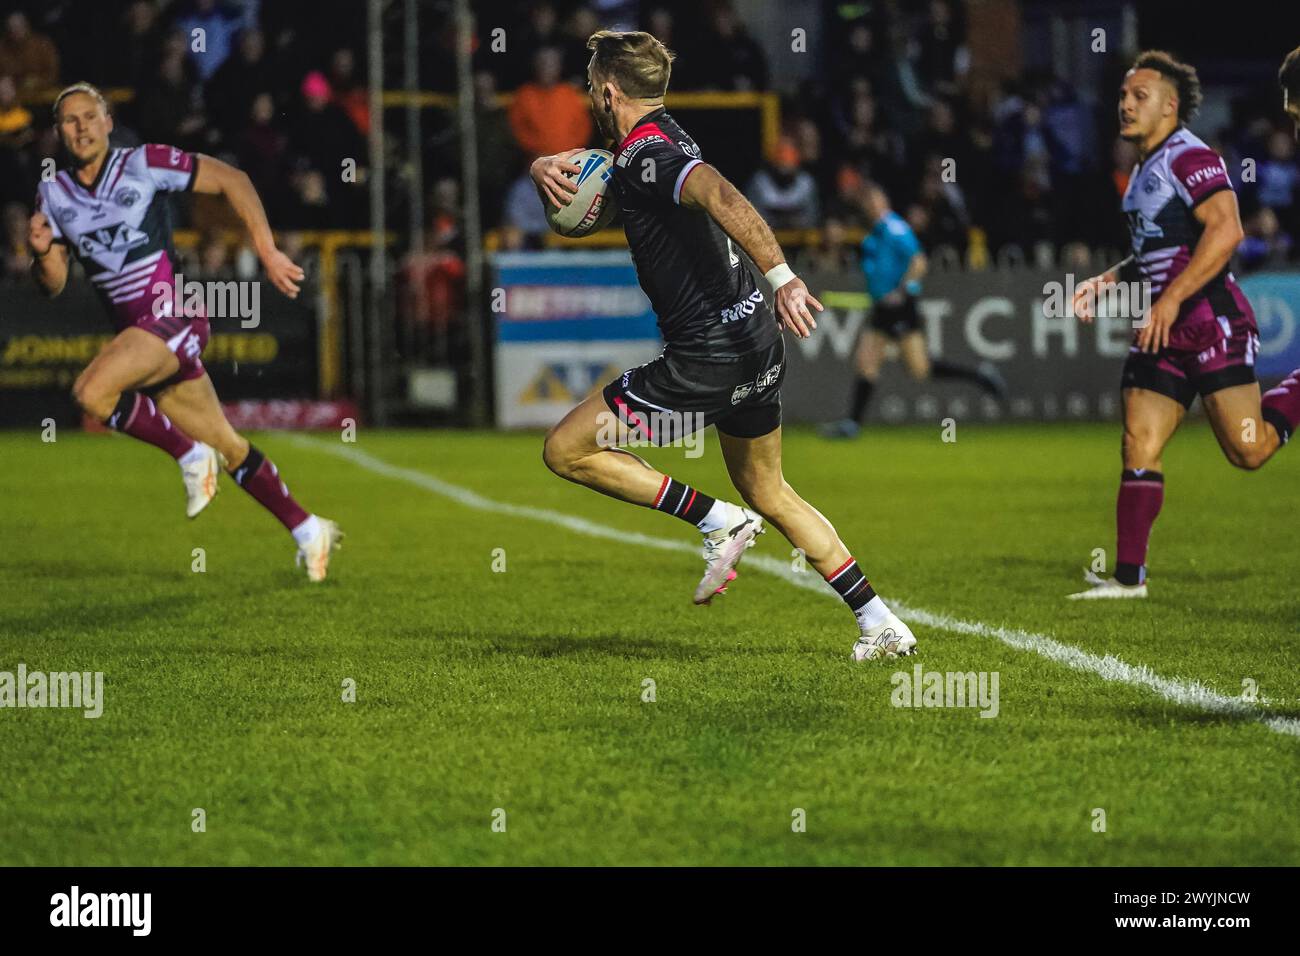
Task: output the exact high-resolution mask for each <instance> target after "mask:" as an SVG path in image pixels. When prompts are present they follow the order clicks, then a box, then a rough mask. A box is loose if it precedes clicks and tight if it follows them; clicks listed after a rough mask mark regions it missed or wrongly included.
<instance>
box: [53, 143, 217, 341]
mask: <svg viewBox="0 0 1300 956" xmlns="http://www.w3.org/2000/svg"><path fill="white" fill-rule="evenodd" d="M197 173H198V159H197V157H196V156H195V155H194V154H193V153H187V152H185V151H184V150H180V149H176V148H175V147H173V146H159V145H152V144H151V145H147V146H135V147H131V148H129V149H122V148H118V149H110V150H109V153H108V157H107V158H106V159H105V160H104V165H103V166H102V167H101V168H100V171H99V175H98V176H97V177H96V178H95V182H94V184H93V185H91V186H90V187H86V186H83V185H81V183H79V182H77V180H76V179H75V177H73V175H72V173H71V172H69V171H68V170H60V171H59V172H58V174H57V175H56V176H55V177H54V179H53V180H52V181H50V182H42V183H41V184H40V187H39V189H38V192H37V197H36V208H37V209H39V210H40V211H41V212H43V213H45V216H46V218H47V219H48V220H49V221H50V228H51V229H53V230H54V238H55V240H56V241H58V242H62V243H64V244H65V245H67V247H68V248H69V249H70V250H71V252H72V254H73V255H74V256H76V258H77V261H78V262H80V263H81V265H82V267H83V268H84V269H85V270H86V275H87V277H89V279H90V281H91V283H93V284H94V286H95V291H96V292H98V293H99V297H100V300H101V301H102V302H103V303H104V305H105V307H106V308H107V309H108V311H109V313H110V314H111V316H112V318H113V324H114V325H115V326H116V327H117V328H118V329H119V330H121V329H125V328H128V327H130V326H132V325H138V324H142V323H146V322H147V323H150V324H156V323H158V322H159V321H162V322H167V321H175V323H176V325H177V331H179V330H180V328H181V327H182V326H183V325H184V324H185V321H186V320H184V319H181V318H179V317H172V316H170V315H162V316H155V315H154V314H153V310H152V307H153V303H154V302H155V301H162V302H163V304H164V305H165V304H167V303H169V302H170V299H162V300H160V297H159V296H158V295H156V294H155V293H154V292H153V291H152V290H153V288H154V286H155V285H156V284H157V283H159V282H163V283H166V284H167V285H169V286H170V285H171V284H172V283H173V279H174V274H175V272H174V268H173V256H174V251H173V249H172V223H171V208H170V201H169V197H168V196H167V193H172V192H184V191H186V190H189V189H191V188H193V186H194V177H195V176H196V175H197ZM160 331H161V330H160Z"/></svg>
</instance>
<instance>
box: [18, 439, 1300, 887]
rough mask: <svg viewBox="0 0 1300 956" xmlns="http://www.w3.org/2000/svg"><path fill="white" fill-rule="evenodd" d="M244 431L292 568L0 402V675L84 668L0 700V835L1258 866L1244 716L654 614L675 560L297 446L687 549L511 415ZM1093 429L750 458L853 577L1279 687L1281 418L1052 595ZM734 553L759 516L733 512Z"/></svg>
mask: <svg viewBox="0 0 1300 956" xmlns="http://www.w3.org/2000/svg"><path fill="white" fill-rule="evenodd" d="M257 440H258V442H259V445H260V446H261V447H262V448H263V450H264V451H265V452H266V453H267V454H268V455H269V456H271V457H273V458H274V460H275V461H276V462H277V464H278V465H279V466H280V470H281V474H282V475H283V476H284V477H285V478H286V479H287V480H288V482H289V485H290V487H291V489H292V490H293V491H294V492H295V493H296V494H297V496H298V497H299V499H300V500H301V501H302V502H303V503H304V505H305V506H307V507H308V508H310V509H313V510H315V511H318V512H319V513H321V514H324V515H327V516H329V517H332V518H335V519H336V520H338V521H339V523H340V524H341V526H342V527H343V528H344V530H345V531H346V532H347V533H348V538H347V541H346V543H345V547H344V550H343V551H342V552H341V553H340V554H339V555H338V556H337V558H336V561H335V564H334V568H333V571H332V575H331V578H330V580H329V581H327V582H326V583H325V584H324V585H322V586H311V585H309V584H308V582H307V581H306V579H305V576H301V575H300V573H299V572H298V571H297V570H296V569H295V568H294V567H293V564H292V557H293V545H292V542H291V540H290V539H289V537H288V536H287V535H286V534H285V533H284V532H283V531H282V530H281V529H280V528H279V526H278V525H276V524H275V523H274V521H273V519H271V518H270V517H269V516H268V515H266V514H265V513H264V512H262V511H261V509H259V508H258V507H257V506H256V505H255V504H254V503H253V502H252V501H251V499H248V498H247V496H245V495H244V494H243V493H242V492H241V491H239V489H238V488H236V487H235V486H234V484H233V483H231V482H229V481H228V480H226V479H223V491H222V493H221V495H220V496H219V497H218V498H217V500H216V501H215V502H214V504H213V505H212V507H211V508H210V509H209V510H208V511H207V512H206V513H205V514H203V515H202V516H201V517H200V518H199V519H198V520H197V521H195V522H193V523H190V522H187V521H186V520H185V517H184V509H183V501H182V499H183V493H182V490H181V486H180V480H179V477H178V475H177V473H176V469H175V466H174V465H172V464H171V463H170V462H168V461H167V460H166V458H165V457H164V456H162V455H161V454H160V453H158V452H157V451H155V450H153V449H149V448H147V447H144V446H142V445H140V444H138V443H135V442H132V441H130V440H127V439H124V438H120V437H117V436H89V435H81V434H75V433H72V434H65V435H61V436H60V437H59V439H58V441H57V442H54V443H49V444H46V443H42V442H41V440H40V436H39V434H38V433H36V432H33V433H31V434H17V433H7V434H4V435H0V462H3V465H2V466H0V594H3V596H4V597H3V602H0V670H6V671H14V670H16V668H17V665H18V664H19V663H20V662H22V663H25V664H26V666H27V667H28V668H29V669H30V670H45V671H61V670H82V671H85V670H89V671H102V672H104V675H105V703H104V713H103V716H102V717H100V718H99V719H97V720H92V719H86V718H85V717H83V716H82V714H81V713H80V712H76V711H70V710H51V709H46V710H32V709H24V710H18V709H7V708H6V709H3V710H0V754H3V766H4V773H3V777H4V784H3V786H0V863H3V864H42V865H59V864H74V863H75V864H108V865H117V864H135V865H152V864H182V865H184V864H212V865H228V864H232V865H248V864H253V865H260V864H397V865H424V864H521V865H533V864H562V865H567V864H648V865H660V864H756V865H766V864H867V865H871V864H1081V865H1130V864H1138V865H1142V864H1153V865H1154V864H1173V865H1179V864H1219V865H1240V864H1295V863H1297V862H1300V787H1297V786H1296V778H1297V770H1298V769H1300V737H1297V736H1294V735H1290V734H1286V733H1279V732H1277V731H1275V730H1273V729H1270V727H1268V726H1266V725H1265V724H1264V723H1261V722H1260V721H1259V720H1256V719H1253V718H1252V716H1251V715H1250V714H1249V713H1247V714H1244V715H1243V714H1233V713H1216V712H1212V711H1207V710H1206V709H1203V708H1198V707H1196V706H1187V705H1185V704H1180V703H1176V702H1174V701H1173V700H1171V699H1169V698H1168V697H1167V696H1162V695H1161V694H1160V693H1159V692H1157V691H1155V690H1152V689H1149V688H1146V687H1137V686H1132V685H1130V684H1126V683H1122V682H1115V681H1109V680H1106V679H1104V678H1103V677H1102V676H1099V675H1098V674H1096V673H1091V672H1088V671H1081V670H1075V669H1071V668H1069V667H1066V666H1064V665H1063V664H1062V663H1060V662H1058V661H1055V660H1051V659H1048V658H1047V657H1045V656H1043V655H1040V654H1038V653H1035V652H1033V651H1032V650H1024V649H1016V648H1013V647H1011V646H1008V645H1007V644H1005V643H1002V642H1001V641H999V640H997V639H996V638H994V637H992V636H988V635H981V634H971V633H965V634H963V633H956V632H953V631H946V630H942V629H939V628H936V627H934V626H928V627H923V626H918V627H917V628H916V630H917V636H918V639H919V640H920V651H921V653H920V656H918V657H917V658H913V659H912V660H909V661H906V662H902V663H901V664H900V662H893V661H883V662H876V663H868V664H863V665H854V664H853V663H852V662H851V661H850V660H849V650H850V647H851V645H852V641H853V638H854V636H855V628H854V626H853V620H852V618H851V616H850V615H849V614H848V613H847V611H846V610H845V609H844V608H843V607H842V606H839V605H838V604H837V602H836V601H834V600H829V599H827V598H826V597H825V596H824V595H821V594H817V593H813V592H812V591H810V590H808V589H805V588H799V587H794V586H792V585H791V583H790V582H789V581H786V580H782V579H781V578H780V577H777V576H774V575H772V574H770V573H766V572H764V571H763V570H762V569H760V568H757V567H749V568H746V567H745V566H743V565H742V569H741V576H740V578H739V580H738V581H737V582H736V583H735V584H734V585H733V586H732V589H731V593H730V594H729V595H727V596H726V597H725V598H722V599H719V600H718V601H716V602H715V606H713V607H710V608H696V607H694V606H692V604H691V602H690V595H691V592H692V589H693V587H694V585H695V583H696V581H697V579H698V575H699V573H700V568H701V564H700V562H699V561H698V559H697V558H695V557H693V556H692V555H691V554H689V553H684V552H682V551H678V550H668V549H660V548H656V547H653V546H647V544H646V543H645V542H639V543H620V542H616V541H611V540H608V539H607V538H601V537H592V536H589V535H586V534H582V533H580V532H579V531H577V530H575V529H572V528H565V527H561V526H558V525H556V524H553V523H547V522H545V521H540V520H536V519H535V518H532V517H524V516H519V515H511V514H505V513H500V512H494V511H485V510H476V509H474V508H472V507H468V506H467V505H466V504H465V503H464V502H459V501H455V500H452V499H449V498H447V497H446V496H443V495H439V494H436V493H432V492H431V490H430V489H429V488H427V487H421V486H419V485H417V484H415V483H412V482H411V481H408V480H402V479H399V478H397V477H393V476H391V475H390V476H385V475H382V474H376V473H374V472H372V471H370V470H367V469H365V468H363V467H361V466H360V465H359V464H357V463H356V462H355V461H351V460H347V459H345V458H342V457H339V455H337V454H333V453H331V451H330V450H331V449H336V450H338V449H347V450H356V451H359V452H362V453H364V454H365V455H368V456H372V457H373V459H376V460H379V461H382V462H385V463H388V464H389V465H392V466H395V467H398V468H402V469H410V470H412V471H414V472H419V473H423V474H427V475H429V476H432V477H434V478H437V479H440V480H441V481H444V482H448V483H451V484H453V485H455V486H458V487H460V488H464V489H469V490H471V491H473V492H475V493H477V494H478V495H481V496H483V497H484V498H486V499H489V500H491V501H494V502H500V503H506V504H514V505H524V506H528V507H531V508H537V509H545V510H546V511H549V512H559V513H564V514H568V515H572V516H574V517H577V518H582V519H584V520H586V521H588V522H592V523H595V524H599V525H603V526H608V527H611V528H615V529H619V530H622V531H626V532H635V533H639V534H641V535H647V536H650V537H653V538H655V539H662V540H675V541H679V542H687V543H691V542H692V541H693V540H694V539H693V537H692V536H693V534H694V532H693V531H692V530H691V529H690V528H688V527H686V526H685V525H684V524H682V523H681V522H678V521H675V520H673V519H671V518H668V517H665V516H663V515H659V514H655V513H653V512H651V511H648V510H646V509H638V508H634V507H631V506H627V505H622V504H619V503H617V502H614V501H612V500H610V499H606V498H603V497H600V496H598V495H596V494H593V493H591V492H589V491H586V490H585V489H581V488H578V487H577V486H574V485H570V484H567V483H565V482H563V481H561V480H559V479H557V478H555V477H553V476H551V475H550V474H549V473H548V472H547V471H546V470H545V468H544V466H543V465H542V462H541V455H540V450H541V449H540V436H539V435H537V434H506V435H503V434H496V433H487V432H483V433H458V432H414V431H411V432H370V431H366V430H364V429H363V430H362V431H361V433H360V435H359V438H358V441H357V443H356V444H355V445H349V446H343V445H342V443H341V442H339V441H338V439H337V438H336V437H333V436H328V435H326V436H323V437H322V436H319V435H318V436H315V437H313V438H311V439H309V440H306V441H304V440H301V439H298V438H296V437H294V436H289V435H285V434H266V435H262V436H259V437H258V438H257ZM1118 441H1119V435H1118V427H1117V426H1113V425H1112V426H1093V425H1064V424H1063V425H1059V426H1051V427H1048V426H1007V427H987V428H978V427H975V426H971V427H968V428H964V429H962V430H961V431H960V432H959V434H958V440H957V441H956V442H955V443H944V442H942V441H941V440H940V435H939V430H938V428H937V427H936V428H933V429H932V428H924V429H911V428H906V429H876V430H872V431H869V432H868V433H866V434H865V435H864V437H863V438H862V439H860V440H859V441H857V442H854V443H845V444H828V443H824V442H822V441H820V440H819V439H818V438H816V437H815V436H814V435H813V434H812V433H810V432H808V431H804V430H799V429H792V430H791V431H790V432H789V433H788V434H787V437H786V476H787V478H788V479H789V480H790V482H791V483H792V484H793V485H794V486H795V487H796V488H797V489H798V490H799V491H800V492H801V493H802V494H803V495H804V497H806V498H807V499H809V500H810V501H811V502H813V503H814V504H815V505H816V506H817V507H819V508H820V509H821V510H822V511H823V512H824V513H825V514H826V515H827V516H828V517H829V518H830V519H831V520H832V521H833V522H834V523H835V524H836V526H837V528H838V530H839V532H840V534H841V536H842V537H843V538H844V540H845V541H846V542H847V543H848V545H849V547H850V548H851V549H852V550H853V552H854V554H855V555H856V556H857V557H858V558H859V560H860V561H861V563H862V565H863V567H864V568H865V569H866V570H867V572H868V574H869V576H870V578H871V579H872V582H873V583H874V584H875V586H876V588H877V590H878V591H879V592H880V593H881V594H882V595H883V596H884V597H885V599H886V600H887V601H891V600H892V601H899V602H903V603H905V604H906V605H908V606H910V607H913V608H920V609H924V610H926V611H930V612H933V613H935V614H940V613H942V614H947V615H951V616H953V617H955V618H960V619H962V620H965V621H971V622H981V623H983V624H986V625H990V626H1004V627H1010V628H1015V629H1020V630H1024V631H1029V632H1034V633H1037V634H1040V635H1045V636H1047V637H1051V638H1053V639H1055V640H1057V641H1060V642H1062V643H1063V644H1066V645H1070V646H1071V647H1075V648H1079V649H1081V650H1083V651H1086V652H1088V653H1090V654H1094V655H1099V656H1101V655H1107V654H1110V655H1114V656H1115V657H1116V658H1118V659H1119V660H1121V661H1123V662H1126V663H1127V664H1131V665H1135V666H1137V665H1145V666H1146V667H1149V668H1150V669H1151V671H1152V672H1154V674H1156V675H1159V676H1160V677H1164V678H1170V679H1177V680H1179V681H1182V682H1193V681H1195V682H1198V683H1200V684H1201V685H1204V686H1205V687H1206V688H1209V689H1211V690H1213V691H1216V692H1217V693H1219V694H1221V695H1226V696H1229V697H1233V696H1239V695H1240V694H1241V693H1242V688H1243V681H1253V682H1254V686H1256V687H1257V688H1258V695H1259V696H1260V698H1263V699H1266V700H1265V702H1264V703H1260V704H1258V705H1255V706H1258V707H1261V708H1263V709H1265V710H1267V711H1268V712H1269V713H1271V714H1274V715H1279V716H1282V717H1285V718H1290V719H1295V718H1296V717H1297V716H1300V700H1297V698H1300V676H1298V675H1300V649H1298V643H1300V631H1298V628H1297V621H1298V619H1300V596H1297V591H1296V584H1295V582H1296V577H1297V572H1298V571H1300V553H1298V550H1297V539H1296V533H1295V528H1296V517H1297V512H1296V508H1297V503H1298V502H1300V494H1297V492H1298V491H1300V461H1297V460H1296V456H1297V455H1300V449H1294V450H1293V449H1287V450H1284V451H1283V452H1282V453H1281V454H1280V456H1279V458H1278V459H1277V460H1276V461H1274V462H1273V463H1271V464H1269V465H1268V466H1267V467H1266V468H1265V469H1264V470H1262V471H1261V472H1259V473H1256V474H1245V473H1242V472H1238V471H1235V470H1233V469H1232V468H1230V467H1229V466H1228V465H1227V464H1226V463H1225V462H1224V461H1223V459H1222V457H1221V455H1220V453H1219V451H1218V449H1217V447H1216V446H1215V444H1214V440H1213V438H1212V436H1211V435H1210V434H1209V432H1208V430H1207V429H1206V428H1205V426H1204V425H1203V424H1200V423H1189V425H1188V426H1187V427H1186V428H1185V430H1184V432H1183V433H1181V434H1180V435H1178V436H1177V437H1176V438H1175V440H1174V442H1173V444H1172V446H1171V448H1170V450H1169V451H1168V452H1167V455H1166V458H1165V473H1166V475H1167V493H1166V503H1165V510H1164V513H1163V514H1162V516H1161V518H1160V521H1159V522H1158V523H1157V525H1156V529H1155V532H1154V537H1153V550H1152V562H1153V570H1152V577H1151V587H1152V593H1153V598H1152V599H1151V600H1149V601H1147V602H1116V603H1110V602H1103V603H1101V604H1100V605H1098V604H1095V603H1084V604H1078V603H1072V602H1066V601H1064V600H1063V595H1064V594H1066V593H1067V592H1069V591H1072V590H1076V589H1077V588H1078V587H1079V586H1081V569H1082V567H1083V566H1084V565H1085V564H1086V563H1088V562H1089V561H1090V559H1091V555H1092V550H1093V549H1094V548H1105V549H1107V552H1108V555H1110V551H1111V549H1112V548H1113V510H1114V494H1115V488H1116V480H1117V478H1118V471H1119V461H1118ZM647 457H649V458H651V460H653V461H654V462H655V464H656V465H658V466H659V467H661V468H664V469H665V470H667V471H669V472H670V473H672V474H674V475H675V476H677V477H679V478H681V479H683V480H685V481H688V482H690V483H692V484H697V485H698V486H700V487H702V488H703V489H705V490H706V491H710V492H712V493H715V494H724V495H725V494H727V493H728V491H727V489H729V485H727V484H726V479H725V472H724V468H723V465H722V461H721V456H720V454H719V452H718V448H717V444H716V440H715V438H714V437H713V435H712V433H710V434H709V438H708V443H707V445H706V446H705V450H704V454H703V455H702V457H700V458H698V459H685V458H683V456H682V452H681V450H680V449H678V450H673V449H666V450H658V451H653V452H651V453H650V454H649V455H648V456H647ZM195 548H203V549H204V551H205V555H206V571H205V572H203V573H196V572H194V571H193V570H192V569H191V568H192V562H193V560H194V559H193V557H192V552H193V549H195ZM498 548H500V549H504V559H505V570H504V571H503V572H502V571H495V570H494V569H493V563H494V552H495V549H498ZM751 554H754V555H757V554H765V555H768V556H770V557H771V558H772V559H780V560H783V561H788V560H789V559H790V548H789V546H788V545H787V544H786V543H785V542H784V540H782V539H780V538H779V536H778V535H777V534H776V533H775V532H774V531H773V532H769V533H768V534H767V535H765V536H764V537H763V538H762V539H761V541H760V544H759V547H758V548H757V549H756V550H755V551H754V552H751ZM1110 557H1111V560H1113V555H1110ZM497 566H498V567H500V563H499V561H498V565H497ZM914 663H920V664H921V665H922V666H923V667H924V668H925V670H927V671H940V672H947V671H960V672H966V671H974V672H981V671H983V672H997V673H998V674H999V677H1000V690H999V694H1000V704H999V713H998V715H997V717H996V718H992V719H982V718H980V717H979V715H978V713H977V712H976V711H975V710H973V709H958V708H947V709H936V708H930V709H902V708H896V707H894V706H892V705H891V691H892V689H893V684H892V680H891V675H892V674H893V673H894V672H896V671H899V670H906V671H909V672H910V671H911V669H912V667H913V665H914ZM348 678H351V679H352V680H354V681H355V682H356V701H355V702H354V703H347V702H344V701H343V700H342V696H343V683H344V681H345V680H346V679H348ZM647 679H650V680H653V681H654V687H655V700H654V701H653V702H647V701H643V699H642V696H643V682H644V681H646V680H647ZM195 808H202V809H203V810H204V812H205V814H206V831H205V832H197V833H196V832H194V831H193V829H192V826H191V821H192V816H191V814H192V811H193V810H194V809H195ZM498 808H500V810H503V811H504V814H505V816H504V821H505V830H504V832H498V831H499V822H500V820H501V819H502V818H501V815H500V814H499V813H498V814H496V816H495V817H494V811H496V810H497V809H498ZM1097 808H1100V809H1101V810H1103V811H1104V813H1105V823H1106V828H1105V832H1096V831H1095V829H1094V820H1096V819H1098V818H1097V817H1096V816H1095V814H1094V810H1095V809H1097ZM796 810H802V811H803V813H804V820H805V825H804V829H803V832H797V828H796V827H795V826H794V822H795V820H796V815H795V811H796ZM494 819H496V820H497V821H498V828H497V829H494V827H493V822H494Z"/></svg>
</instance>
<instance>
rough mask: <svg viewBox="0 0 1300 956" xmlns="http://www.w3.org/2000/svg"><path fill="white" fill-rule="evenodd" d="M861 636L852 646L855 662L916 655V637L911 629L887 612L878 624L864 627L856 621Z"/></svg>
mask: <svg viewBox="0 0 1300 956" xmlns="http://www.w3.org/2000/svg"><path fill="white" fill-rule="evenodd" d="M858 627H859V629H860V630H861V632H862V633H861V635H860V636H859V637H858V640H857V642H856V643H855V644H854V645H853V659H854V660H855V661H870V660H875V659H876V658H878V657H883V658H891V657H911V656H912V655H913V654H915V653H916V637H915V636H914V635H913V634H912V629H911V628H910V627H908V626H907V625H906V624H904V623H903V622H902V621H900V620H899V619H898V617H897V616H896V615H895V614H894V612H893V611H890V612H889V616H888V617H886V618H885V619H884V620H883V621H881V622H880V623H879V624H877V625H875V626H874V627H866V626H865V625H863V624H862V622H861V621H858Z"/></svg>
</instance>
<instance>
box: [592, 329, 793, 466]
mask: <svg viewBox="0 0 1300 956" xmlns="http://www.w3.org/2000/svg"><path fill="white" fill-rule="evenodd" d="M784 378H785V339H784V338H778V339H777V340H776V342H775V344H773V345H771V346H770V347H768V348H765V349H760V350H758V351H756V352H751V353H749V354H748V355H742V356H740V357H739V358H734V359H717V358H704V357H700V356H684V355H679V354H676V353H674V352H673V351H672V350H671V349H664V351H663V354H662V355H660V356H659V357H658V358H657V359H655V360H654V361H653V362H647V363H646V364H645V365H641V366H638V367H637V368H632V369H628V370H627V371H626V372H624V373H623V374H622V375H621V376H619V377H618V378H616V379H614V381H612V382H610V383H609V384H608V385H606V386H605V389H604V396H605V404H606V405H608V406H609V408H610V411H612V412H614V413H615V414H616V415H617V416H618V418H619V421H620V422H621V423H622V424H623V425H624V426H625V427H626V429H627V434H629V435H630V436H632V437H634V438H636V439H637V440H639V441H649V442H650V443H652V444H654V445H670V444H672V443H673V442H674V441H676V440H678V439H680V438H684V437H685V436H687V435H690V434H693V433H695V432H697V431H699V430H700V429H702V428H707V427H708V426H709V425H716V426H717V427H718V431H720V432H722V433H723V434H726V435H731V436H733V437H735V438H760V437H762V436H763V435H766V434H767V433H768V432H771V431H773V430H775V429H776V428H777V427H778V426H779V425H780V424H781V382H782V381H783V380H784Z"/></svg>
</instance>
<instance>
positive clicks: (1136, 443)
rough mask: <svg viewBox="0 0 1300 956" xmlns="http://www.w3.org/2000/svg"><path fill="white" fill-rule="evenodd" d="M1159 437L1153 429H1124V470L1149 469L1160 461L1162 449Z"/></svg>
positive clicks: (1128, 427) (1127, 427) (1130, 427)
mask: <svg viewBox="0 0 1300 956" xmlns="http://www.w3.org/2000/svg"><path fill="white" fill-rule="evenodd" d="M1162 444H1163V443H1162V441H1161V439H1160V435H1159V434H1158V433H1157V432H1156V431H1155V429H1148V428H1143V427H1141V426H1125V428H1124V466H1125V467H1126V468H1150V467H1151V466H1152V465H1153V464H1154V463H1155V462H1156V461H1158V460H1159V459H1160V452H1161V447H1162Z"/></svg>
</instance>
